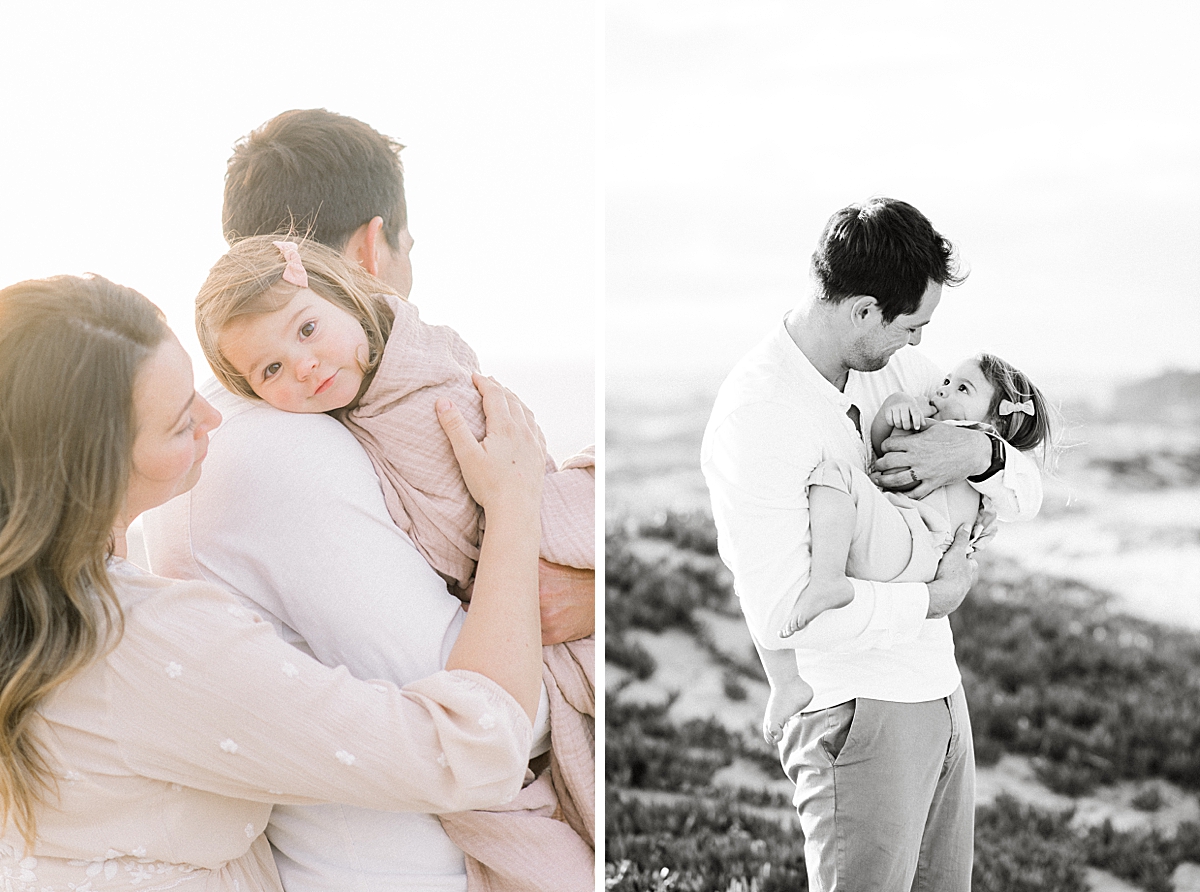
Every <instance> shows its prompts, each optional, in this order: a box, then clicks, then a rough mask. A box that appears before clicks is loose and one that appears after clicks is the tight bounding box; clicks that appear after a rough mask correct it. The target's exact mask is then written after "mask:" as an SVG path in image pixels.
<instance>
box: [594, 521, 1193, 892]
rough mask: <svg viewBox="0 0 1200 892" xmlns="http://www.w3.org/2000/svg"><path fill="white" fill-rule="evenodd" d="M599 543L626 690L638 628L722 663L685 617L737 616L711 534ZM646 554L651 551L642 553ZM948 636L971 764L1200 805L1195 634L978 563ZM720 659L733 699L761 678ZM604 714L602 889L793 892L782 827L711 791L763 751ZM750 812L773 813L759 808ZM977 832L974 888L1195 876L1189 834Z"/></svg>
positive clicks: (625, 708) (645, 666) (731, 796)
mask: <svg viewBox="0 0 1200 892" xmlns="http://www.w3.org/2000/svg"><path fill="white" fill-rule="evenodd" d="M607 538H608V547H607V570H606V580H605V581H606V593H607V594H606V605H605V607H606V610H605V616H606V623H605V624H606V632H607V636H608V637H607V652H606V657H607V659H608V661H609V662H610V663H615V664H616V665H619V666H621V667H623V668H625V669H626V670H628V671H629V672H630V673H631V674H632V675H633V676H635V677H640V678H646V677H649V676H650V675H651V674H653V671H654V661H653V658H652V657H651V655H650V654H649V653H647V652H646V651H645V649H644V648H642V647H640V645H638V644H637V642H636V641H635V640H634V636H631V635H630V634H629V633H630V631H631V630H633V629H649V630H653V631H662V630H664V629H668V628H677V629H683V630H686V631H688V632H691V633H693V634H696V635H697V636H698V638H697V640H698V644H699V646H701V647H706V646H707V647H709V648H710V649H711V652H712V653H714V654H717V653H720V651H718V650H717V649H716V648H713V647H712V646H711V645H712V642H706V640H705V637H704V633H703V628H702V624H700V623H698V622H697V621H696V618H695V611H696V610H697V609H699V608H705V609H708V610H715V611H717V612H720V613H725V614H729V615H735V614H737V612H738V608H737V605H736V600H735V598H734V595H733V593H732V589H731V587H730V583H729V579H728V574H726V573H724V572H723V571H722V569H721V568H720V566H719V563H718V561H717V559H716V558H715V557H714V555H715V551H716V547H715V543H716V538H715V532H714V531H713V529H712V523H711V520H709V519H708V518H707V517H705V516H703V515H673V514H667V515H663V516H661V517H658V518H655V519H654V520H652V521H648V522H646V523H644V524H642V525H641V526H636V527H635V526H630V525H626V526H619V527H614V528H611V529H610V530H609V535H608V537H607ZM646 542H650V543H652V544H653V547H651V548H643V547H641V545H643V544H644V543H646ZM952 624H953V626H954V634H955V642H956V651H957V655H958V660H959V664H960V666H961V667H962V670H963V677H964V687H965V690H966V693H967V698H968V702H969V704H970V709H971V718H972V725H973V730H974V739H975V748H976V755H977V759H978V761H979V762H980V763H981V764H988V763H990V762H994V761H996V760H997V759H999V758H1000V756H1002V755H1003V754H1005V753H1014V754H1023V755H1027V756H1030V757H1032V758H1033V764H1034V765H1035V768H1036V770H1037V772H1038V774H1039V776H1040V778H1041V779H1042V780H1043V781H1044V782H1045V783H1046V784H1047V785H1048V786H1050V787H1051V789H1054V790H1056V791H1059V792H1062V793H1065V794H1068V795H1079V794H1081V793H1083V792H1086V791H1089V790H1092V789H1094V788H1095V787H1096V786H1097V785H1098V784H1107V783H1111V782H1114V781H1117V780H1122V779H1125V780H1145V779H1151V778H1164V779H1167V780H1171V781H1173V782H1174V783H1176V784H1178V785H1180V786H1181V787H1183V788H1185V789H1188V790H1193V791H1198V792H1200V642H1198V641H1197V640H1196V636H1194V635H1189V634H1184V633H1179V632H1175V631H1172V630H1168V629H1165V628H1162V627H1159V626H1155V625H1153V624H1150V623H1145V622H1141V621H1138V620H1135V619H1131V618H1128V617H1123V616H1117V615H1113V614H1110V613H1109V611H1108V606H1107V600H1106V597H1105V596H1104V595H1103V594H1102V593H1099V592H1096V591H1094V590H1092V589H1089V588H1087V587H1085V586H1082V585H1079V584H1076V583H1070V582H1064V581H1062V580H1056V579H1052V578H1048V577H1044V576H1037V575H1021V576H1012V571H1011V568H1006V567H1001V566H999V565H985V567H984V572H983V574H982V575H981V580H980V582H979V583H978V584H977V585H976V586H975V588H974V589H973V591H972V593H971V595H970V597H969V598H968V599H967V600H966V601H965V602H964V604H963V606H962V607H960V608H959V610H958V611H957V612H956V613H955V614H954V615H953V617H952ZM723 659H725V660H726V661H727V664H728V672H729V676H728V677H729V680H730V684H733V685H734V686H736V682H737V680H738V678H739V677H740V676H746V677H750V676H755V677H758V676H757V672H758V670H757V667H755V666H754V665H753V664H742V663H739V662H738V661H736V660H729V658H728V657H727V656H726V657H723ZM730 684H727V688H728V687H729V686H730ZM607 710H608V711H607V716H608V725H607V732H606V761H605V771H606V786H607V789H608V794H607V795H608V797H609V798H608V810H607V816H606V820H607V826H606V846H607V848H606V860H607V861H608V875H609V886H610V888H612V889H615V890H635V889H638V890H640V889H668V888H671V889H680V890H689V892H690V890H696V892H702V890H716V892H734V890H751V889H755V890H768V889H784V888H787V889H802V888H805V881H804V878H803V874H804V870H803V852H802V850H801V846H800V843H799V837H798V834H797V832H796V830H795V828H794V826H791V825H789V824H788V822H786V821H782V822H781V821H780V820H778V819H771V818H768V817H764V816H763V814H762V813H761V810H759V809H757V808H756V805H758V804H759V803H757V802H755V801H754V797H753V796H745V795H741V794H736V793H730V792H729V791H727V790H721V789H718V788H716V787H714V786H713V784H712V779H713V774H714V773H715V772H716V771H717V770H718V769H719V768H721V767H723V766H725V765H728V764H730V763H731V762H732V761H733V759H734V758H737V757H741V758H746V759H751V760H754V761H757V762H759V763H760V764H762V765H763V766H765V767H767V768H768V769H769V770H770V771H772V772H775V773H777V772H778V771H779V769H778V763H777V761H776V757H775V754H774V753H773V752H772V751H771V750H769V749H768V748H767V747H766V745H765V744H763V743H762V742H761V741H759V740H757V739H756V738H755V737H754V736H753V735H741V734H737V733H733V732H729V731H727V730H725V729H724V728H723V727H722V726H721V725H719V724H718V723H716V722H713V721H709V722H689V723H687V724H684V725H681V726H676V725H674V724H673V723H672V722H671V720H670V719H669V718H668V711H669V704H658V705H656V706H645V705H631V704H626V703H623V702H621V701H620V698H619V696H618V697H615V698H609V701H608V704H607ZM1156 797H1157V793H1156V791H1155V790H1154V788H1153V787H1147V789H1146V791H1145V792H1144V793H1143V795H1142V796H1140V797H1139V800H1138V803H1135V804H1136V805H1137V807H1139V808H1144V809H1146V810H1153V809H1154V808H1156V807H1158V805H1160V804H1161V802H1160V801H1159V800H1157V798H1156ZM775 798H777V797H775ZM763 799H764V801H763V802H762V803H761V804H771V802H770V801H771V800H772V794H763ZM1139 803H1140V804H1139ZM775 804H776V805H785V804H786V803H775ZM779 812H780V813H781V814H784V815H786V814H787V811H786V809H785V808H780V809H779ZM976 821H977V827H976V855H975V877H974V888H975V889H977V890H1010V892H1012V890H1015V892H1023V890H1026V889H1028V890H1034V889H1039V890H1040V889H1059V890H1066V892H1071V890H1076V889H1078V890H1083V889H1085V888H1086V885H1085V881H1084V876H1085V874H1084V870H1085V868H1086V867H1087V866H1093V867H1097V868H1100V869H1104V870H1107V871H1110V872H1112V873H1114V874H1116V875H1118V876H1121V877H1123V878H1125V879H1127V880H1128V881H1130V882H1132V883H1135V884H1136V885H1138V886H1140V887H1141V888H1144V889H1147V890H1153V892H1159V890H1163V892H1165V890H1167V889H1169V888H1170V882H1169V877H1170V875H1171V872H1172V871H1173V870H1174V869H1175V867H1176V866H1177V865H1178V864H1179V863H1181V862H1182V861H1198V862H1200V827H1198V826H1197V825H1195V824H1191V823H1184V824H1183V825H1181V827H1180V828H1179V830H1178V832H1177V833H1176V834H1174V835H1173V836H1170V837H1167V836H1164V835H1162V834H1160V833H1157V832H1150V831H1144V832H1118V831H1116V830H1114V829H1113V827H1112V826H1111V825H1105V826H1102V827H1098V828H1093V829H1091V830H1087V831H1083V830H1079V829H1078V828H1076V827H1075V826H1073V825H1072V824H1071V814H1070V813H1069V812H1066V813H1053V812H1046V811H1044V810H1038V809H1035V808H1032V807H1028V806H1022V805H1020V804H1019V803H1017V802H1016V801H1015V800H1011V799H1007V798H1003V797H1002V798H1001V799H999V800H998V801H997V802H996V803H995V805H993V806H989V807H985V808H980V809H979V810H978V812H977V816H976Z"/></svg>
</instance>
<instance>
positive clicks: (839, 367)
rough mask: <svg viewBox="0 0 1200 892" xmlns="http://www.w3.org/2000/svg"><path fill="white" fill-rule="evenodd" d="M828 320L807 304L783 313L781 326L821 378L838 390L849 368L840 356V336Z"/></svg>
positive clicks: (845, 378) (842, 388)
mask: <svg viewBox="0 0 1200 892" xmlns="http://www.w3.org/2000/svg"><path fill="white" fill-rule="evenodd" d="M830 321H831V320H830V319H828V318H827V317H826V314H824V313H821V312H819V311H813V309H812V307H811V305H810V306H808V307H804V306H800V307H796V308H795V309H793V310H792V311H791V312H790V313H788V314H787V317H786V318H785V319H784V320H783V327H784V328H785V329H787V333H788V336H789V337H791V339H792V341H793V343H795V345H796V346H797V347H798V348H799V349H800V352H801V353H803V354H804V355H805V357H807V359H808V361H809V362H811V363H812V365H813V368H815V369H816V370H817V371H818V372H820V373H821V377H823V378H824V379H825V380H826V381H828V382H829V383H830V384H832V385H833V386H834V387H836V388H837V389H838V390H845V389H846V380H847V379H848V378H849V376H850V367H849V366H848V365H846V364H845V363H844V362H842V360H841V358H840V352H841V338H839V337H838V336H837V334H836V333H835V331H834V330H833V326H832V325H830Z"/></svg>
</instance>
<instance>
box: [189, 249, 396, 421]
mask: <svg viewBox="0 0 1200 892" xmlns="http://www.w3.org/2000/svg"><path fill="white" fill-rule="evenodd" d="M278 241H289V242H292V243H294V244H295V245H296V247H297V249H298V251H299V253H300V259H301V261H302V262H303V263H304V269H305V271H306V272H307V273H308V288H309V290H310V291H312V292H313V293H315V294H317V295H319V296H320V297H323V298H325V300H327V301H329V302H330V303H332V304H335V305H337V306H339V307H341V308H342V309H343V310H345V311H346V312H347V313H349V314H350V315H351V316H353V317H354V318H355V319H357V320H358V322H359V324H360V325H362V327H363V331H364V332H366V335H367V348H368V351H369V355H368V360H367V365H366V367H365V368H364V369H363V370H362V371H363V374H364V375H370V373H371V372H372V371H374V369H375V367H376V366H377V365H378V364H379V359H380V357H381V356H383V348H384V346H385V345H386V344H387V339H388V335H389V334H390V333H391V330H392V322H393V318H392V310H391V308H390V307H389V306H388V305H387V302H386V301H385V300H384V299H383V297H382V294H384V293H388V294H394V293H395V292H393V291H392V290H391V289H390V288H389V287H388V286H387V285H385V284H384V283H383V282H381V281H379V280H378V279H376V278H375V277H374V276H372V275H370V274H369V273H367V272H366V271H365V270H364V269H362V268H361V267H359V266H358V265H357V264H354V263H351V262H350V261H349V260H347V259H346V258H345V257H343V256H342V255H341V254H339V253H338V252H337V251H335V250H333V249H332V248H329V247H326V246H325V245H322V244H321V243H320V242H314V241H311V240H308V239H305V238H303V237H300V236H297V235H295V234H289V235H254V236H250V237H249V238H244V239H242V240H241V241H238V242H235V243H234V244H233V246H232V247H230V249H229V250H228V251H227V252H226V253H225V255H224V256H223V257H221V259H220V260H218V261H217V262H216V263H215V264H213V267H212V269H211V270H210V271H209V273H208V278H207V279H205V280H204V284H203V285H202V286H200V293H199V294H198V295H196V334H197V336H198V337H199V339H200V347H201V349H202V350H203V351H204V356H205V358H206V359H207V360H208V364H209V365H210V366H212V370H213V373H214V374H215V375H216V376H217V380H219V381H220V382H221V383H222V384H223V385H225V387H226V389H228V390H231V391H232V392H234V393H237V394H241V395H242V396H244V397H248V398H249V399H252V400H256V399H258V398H259V397H258V395H257V394H256V393H255V392H254V389H253V388H252V387H251V386H250V382H249V381H247V380H246V378H245V376H244V375H242V374H240V373H239V372H238V370H237V369H235V368H234V367H233V365H232V364H231V363H230V362H229V360H228V359H226V358H225V356H224V354H222V353H221V348H220V346H219V343H218V341H219V338H220V336H221V332H222V331H223V330H224V328H225V326H227V325H228V324H229V323H230V322H232V321H233V320H235V319H237V318H238V317H240V316H251V315H257V314H259V313H271V312H274V311H275V310H278V309H279V308H280V307H283V306H285V305H286V304H287V303H288V301H290V300H291V299H292V296H293V295H294V294H295V293H296V286H295V285H291V284H289V283H287V282H285V281H283V270H284V267H285V266H286V265H287V264H286V263H285V262H284V258H283V253H282V252H281V251H280V250H279V248H278V247H276V246H275V242H278ZM365 386H366V385H365V383H364V387H365Z"/></svg>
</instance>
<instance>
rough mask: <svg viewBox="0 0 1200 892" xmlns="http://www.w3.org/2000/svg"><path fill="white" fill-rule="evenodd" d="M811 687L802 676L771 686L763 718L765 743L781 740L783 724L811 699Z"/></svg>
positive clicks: (775, 742)
mask: <svg viewBox="0 0 1200 892" xmlns="http://www.w3.org/2000/svg"><path fill="white" fill-rule="evenodd" d="M812 698H813V689H812V687H811V686H810V685H809V683H808V682H806V681H805V680H804V679H803V678H801V677H800V676H799V675H797V676H796V677H795V678H793V679H790V680H789V681H786V682H784V683H783V684H780V685H777V686H775V687H772V688H771V695H770V696H769V697H768V698H767V714H766V716H765V717H764V718H763V737H764V738H765V739H766V741H767V743H770V744H777V743H779V741H781V740H783V726H784V725H786V724H787V721H788V719H790V718H791V717H792V716H794V715H795V714H796V713H798V712H799V711H800V710H802V709H803V708H804V707H806V706H808V704H809V703H810V702H811V701H812Z"/></svg>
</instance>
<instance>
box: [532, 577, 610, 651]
mask: <svg viewBox="0 0 1200 892" xmlns="http://www.w3.org/2000/svg"><path fill="white" fill-rule="evenodd" d="M538 596H539V597H540V598H541V602H542V644H561V643H562V642H564V641H574V640H575V639H577V638H586V637H587V636H588V635H591V634H592V633H594V632H595V631H596V571H595V570H579V569H577V568H575V567H565V566H563V565H562V564H552V563H550V562H549V561H543V560H541V559H539V560H538Z"/></svg>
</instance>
